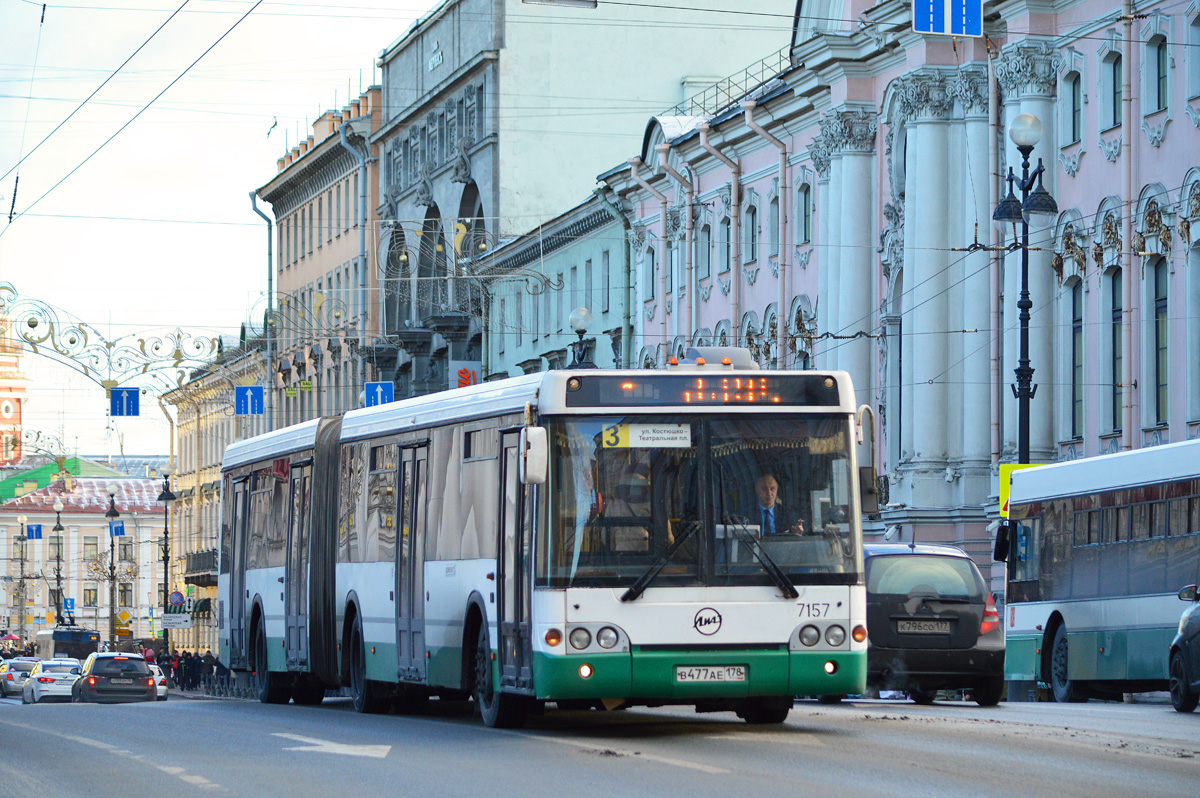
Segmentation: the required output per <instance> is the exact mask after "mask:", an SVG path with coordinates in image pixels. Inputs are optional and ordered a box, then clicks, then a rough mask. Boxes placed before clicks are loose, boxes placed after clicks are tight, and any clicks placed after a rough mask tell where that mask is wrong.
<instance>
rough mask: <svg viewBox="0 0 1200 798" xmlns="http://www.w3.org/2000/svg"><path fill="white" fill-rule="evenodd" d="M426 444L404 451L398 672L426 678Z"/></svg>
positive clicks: (398, 573) (398, 559)
mask: <svg viewBox="0 0 1200 798" xmlns="http://www.w3.org/2000/svg"><path fill="white" fill-rule="evenodd" d="M428 455H429V447H428V445H426V444H422V445H420V446H409V447H406V448H403V449H401V450H400V507H399V512H398V514H397V515H398V523H397V530H396V532H397V536H396V673H397V675H398V676H399V677H400V679H401V680H408V681H421V680H423V679H424V678H425V578H424V577H425V503H426V484H427V480H426V477H425V472H426V464H427V462H428Z"/></svg>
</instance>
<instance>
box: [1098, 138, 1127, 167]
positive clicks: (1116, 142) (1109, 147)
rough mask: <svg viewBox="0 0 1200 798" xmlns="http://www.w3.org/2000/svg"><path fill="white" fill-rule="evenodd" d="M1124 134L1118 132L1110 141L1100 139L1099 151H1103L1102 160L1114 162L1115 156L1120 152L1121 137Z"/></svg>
mask: <svg viewBox="0 0 1200 798" xmlns="http://www.w3.org/2000/svg"><path fill="white" fill-rule="evenodd" d="M1124 136H1125V134H1124V133H1118V134H1117V137H1116V138H1115V139H1113V140H1112V141H1105V140H1104V139H1103V138H1101V139H1100V151H1101V152H1103V153H1104V160H1106V161H1108V162H1109V163H1116V162H1117V156H1118V155H1120V154H1121V139H1123V138H1124Z"/></svg>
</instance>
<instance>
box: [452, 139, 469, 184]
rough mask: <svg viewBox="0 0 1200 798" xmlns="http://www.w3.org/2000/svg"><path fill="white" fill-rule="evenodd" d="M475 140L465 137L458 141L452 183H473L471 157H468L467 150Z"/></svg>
mask: <svg viewBox="0 0 1200 798" xmlns="http://www.w3.org/2000/svg"><path fill="white" fill-rule="evenodd" d="M474 143H475V140H474V139H472V138H471V137H470V136H463V137H462V138H460V139H459V140H458V143H457V144H456V145H455V147H454V174H452V175H450V182H451V183H469V182H470V181H471V157H470V156H469V155H467V150H469V149H471V146H472V145H473V144H474Z"/></svg>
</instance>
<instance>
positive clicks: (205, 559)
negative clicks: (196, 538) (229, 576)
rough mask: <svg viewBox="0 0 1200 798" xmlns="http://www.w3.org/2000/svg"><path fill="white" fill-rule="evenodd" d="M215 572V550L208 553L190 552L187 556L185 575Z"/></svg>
mask: <svg viewBox="0 0 1200 798" xmlns="http://www.w3.org/2000/svg"><path fill="white" fill-rule="evenodd" d="M216 571H217V550H216V549H209V550H208V551H196V552H191V553H189V554H188V556H187V565H186V571H185V573H189V574H205V573H216Z"/></svg>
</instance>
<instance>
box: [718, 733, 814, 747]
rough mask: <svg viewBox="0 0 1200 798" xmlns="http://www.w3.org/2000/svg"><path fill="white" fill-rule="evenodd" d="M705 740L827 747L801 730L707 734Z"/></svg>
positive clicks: (812, 735)
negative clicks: (732, 740)
mask: <svg viewBox="0 0 1200 798" xmlns="http://www.w3.org/2000/svg"><path fill="white" fill-rule="evenodd" d="M705 739H707V740H729V739H734V740H749V741H751V742H755V743H759V742H762V743H783V744H785V745H816V746H821V747H827V746H828V743H826V742H825V741H824V740H822V739H821V738H820V737H818V736H817V735H815V734H805V733H803V732H730V733H729V734H708V735H705Z"/></svg>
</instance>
